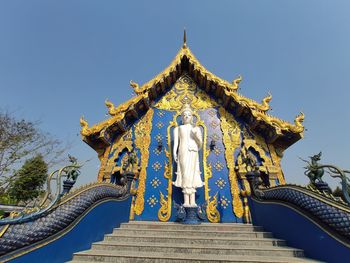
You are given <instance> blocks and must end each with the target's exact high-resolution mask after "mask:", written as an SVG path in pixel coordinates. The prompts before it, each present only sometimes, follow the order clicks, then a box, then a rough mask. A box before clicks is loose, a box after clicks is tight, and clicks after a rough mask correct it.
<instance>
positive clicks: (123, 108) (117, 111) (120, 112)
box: [80, 94, 148, 136]
mask: <svg viewBox="0 0 350 263" xmlns="http://www.w3.org/2000/svg"><path fill="white" fill-rule="evenodd" d="M147 97H148V94H142V95H140V96H137V97H133V98H131V99H130V100H128V101H127V102H125V103H123V104H121V105H119V106H118V107H114V105H113V103H112V102H110V101H109V100H106V101H105V104H106V106H107V108H108V113H109V114H110V115H112V117H111V118H110V119H107V120H105V121H102V122H100V123H98V124H95V125H93V126H91V127H90V128H89V124H88V123H87V121H86V120H85V119H84V117H81V118H80V126H81V127H82V129H81V131H80V133H81V135H82V136H90V135H92V134H95V133H100V132H101V131H103V130H104V129H106V128H108V127H109V126H111V125H112V124H114V123H116V122H119V121H121V120H123V119H124V117H125V114H126V112H127V111H128V110H129V109H130V108H131V107H132V106H133V105H135V104H137V103H138V102H139V101H140V100H142V99H144V98H147Z"/></svg>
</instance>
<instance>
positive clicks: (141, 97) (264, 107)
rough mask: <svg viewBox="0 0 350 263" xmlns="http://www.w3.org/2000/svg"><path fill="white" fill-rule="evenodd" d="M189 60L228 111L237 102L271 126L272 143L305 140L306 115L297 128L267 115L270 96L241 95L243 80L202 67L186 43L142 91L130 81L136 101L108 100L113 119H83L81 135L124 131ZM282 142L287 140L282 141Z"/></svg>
mask: <svg viewBox="0 0 350 263" xmlns="http://www.w3.org/2000/svg"><path fill="white" fill-rule="evenodd" d="M185 59H187V61H188V71H189V73H191V75H193V76H194V78H195V79H196V80H197V81H199V82H201V83H203V86H205V89H206V91H208V90H209V89H210V88H214V89H215V90H216V91H215V93H216V94H221V95H220V96H219V97H223V100H222V101H223V105H224V107H229V105H228V102H229V101H233V103H234V104H235V105H236V107H237V108H239V110H245V111H248V112H250V114H249V115H250V116H251V117H253V118H254V119H255V121H254V123H255V124H257V123H263V125H265V124H266V125H267V126H269V127H271V128H272V130H273V133H274V135H273V136H272V137H273V138H274V139H272V140H271V142H273V141H277V140H279V138H280V137H284V136H285V134H287V133H289V134H294V135H293V138H295V141H297V140H298V139H300V138H302V137H303V131H304V126H303V125H302V122H303V120H304V114H303V113H301V114H299V115H298V116H297V117H296V119H295V120H294V124H292V123H289V122H286V121H284V120H281V119H279V118H276V117H274V116H271V115H269V114H267V113H266V112H267V111H268V110H269V109H270V105H269V102H270V101H271V99H272V95H271V94H268V96H266V97H265V98H264V99H263V100H262V103H258V102H256V101H254V100H252V99H250V98H247V97H244V96H243V95H241V94H239V93H238V92H237V90H238V88H239V83H240V81H241V80H242V77H241V76H239V77H238V78H237V79H235V80H234V81H233V82H232V83H229V82H228V81H226V80H223V79H221V78H219V77H217V76H216V75H214V74H213V73H211V72H210V71H208V70H207V69H206V68H205V67H204V66H202V65H201V64H200V62H199V61H198V60H197V59H196V57H195V56H194V55H193V53H192V52H191V50H190V49H189V48H188V47H187V46H186V43H184V45H183V47H182V48H181V49H180V51H179V52H178V53H177V55H176V56H175V58H174V59H173V61H172V62H171V64H170V65H169V66H168V67H167V68H166V69H165V70H163V71H162V72H161V73H159V74H158V75H157V76H156V77H154V78H153V79H151V80H150V81H148V82H147V83H145V84H144V85H142V86H141V87H139V85H138V84H137V83H135V82H133V81H130V85H131V86H132V87H133V88H134V92H135V93H136V96H135V97H133V98H131V99H130V100H128V101H127V102H125V103H123V104H121V105H120V106H118V107H115V106H114V105H113V103H111V102H110V101H108V100H106V102H105V104H106V106H107V107H108V113H109V114H110V115H111V116H112V117H111V118H110V119H107V120H105V121H103V122H101V123H98V124H96V125H93V126H92V127H90V128H89V127H88V124H87V122H86V121H85V120H84V119H83V118H82V119H81V120H80V124H81V126H82V130H81V134H82V136H83V138H86V137H91V136H92V135H94V137H95V138H96V137H99V138H101V137H104V136H103V134H101V131H103V132H104V131H105V130H106V129H107V128H109V127H110V126H112V125H115V124H116V123H117V125H118V126H120V127H122V126H123V124H122V123H121V122H122V121H123V119H124V118H125V116H126V114H127V113H128V112H129V111H130V110H133V109H134V105H136V104H137V103H139V102H140V101H147V102H146V103H144V104H145V105H146V106H147V107H149V106H150V105H149V104H150V101H149V100H154V99H155V98H157V97H158V96H160V94H162V93H165V92H166V89H165V86H170V84H171V83H173V82H174V81H175V80H176V78H177V76H179V75H180V74H181V73H182V71H183V70H184V69H183V68H182V67H183V65H184V64H183V61H185ZM204 84H205V85H204ZM161 91H162V92H161ZM121 130H122V129H121ZM85 141H87V140H85ZM280 141H281V140H280ZM282 141H286V140H284V139H282ZM292 141H294V140H290V142H291V143H287V142H286V145H285V146H286V147H285V148H287V147H288V146H289V145H291V144H293V143H294V142H295V141H294V142H292ZM88 144H89V145H91V144H90V143H88ZM91 146H92V145H91ZM93 148H94V147H93Z"/></svg>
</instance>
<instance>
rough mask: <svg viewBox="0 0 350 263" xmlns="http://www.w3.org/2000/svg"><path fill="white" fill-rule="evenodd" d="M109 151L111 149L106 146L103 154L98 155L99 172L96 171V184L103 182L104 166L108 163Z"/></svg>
mask: <svg viewBox="0 0 350 263" xmlns="http://www.w3.org/2000/svg"><path fill="white" fill-rule="evenodd" d="M110 149H111V147H110V146H108V147H107V148H106V149H105V152H104V153H103V154H101V155H99V159H100V161H101V165H100V170H99V171H98V175H97V181H98V182H103V181H104V180H105V179H106V178H105V172H106V166H107V162H108V155H109V152H110Z"/></svg>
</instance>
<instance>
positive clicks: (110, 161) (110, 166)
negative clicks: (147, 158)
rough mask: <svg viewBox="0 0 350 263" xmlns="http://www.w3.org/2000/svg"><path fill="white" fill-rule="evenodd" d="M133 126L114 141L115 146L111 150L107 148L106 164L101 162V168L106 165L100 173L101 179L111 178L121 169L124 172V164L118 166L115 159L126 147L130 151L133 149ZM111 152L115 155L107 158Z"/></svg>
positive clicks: (104, 158)
mask: <svg viewBox="0 0 350 263" xmlns="http://www.w3.org/2000/svg"><path fill="white" fill-rule="evenodd" d="M132 148H133V147H132V128H130V129H129V130H128V131H127V132H126V133H124V134H123V135H122V136H120V137H119V138H117V139H116V140H115V142H114V143H113V147H112V148H111V149H110V150H108V151H107V150H106V153H105V155H106V154H107V156H104V157H103V160H105V164H103V163H102V162H101V169H102V166H104V169H103V172H101V174H99V181H102V180H106V179H109V178H110V176H111V174H113V173H115V172H117V171H120V172H122V165H121V166H116V164H115V159H116V158H118V156H119V155H120V154H121V152H122V151H123V150H124V149H126V150H127V151H128V152H131V151H132ZM110 153H113V156H112V157H110V158H107V157H108V155H109V154H110Z"/></svg>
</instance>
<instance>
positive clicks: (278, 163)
mask: <svg viewBox="0 0 350 263" xmlns="http://www.w3.org/2000/svg"><path fill="white" fill-rule="evenodd" d="M269 148H270V149H271V150H270V154H271V158H272V161H273V164H274V165H275V166H276V167H277V168H278V169H277V178H278V182H279V184H280V185H281V184H286V180H285V179H284V176H283V172H282V167H281V159H282V157H280V156H279V155H278V154H277V153H276V149H275V147H274V146H273V145H269Z"/></svg>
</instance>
